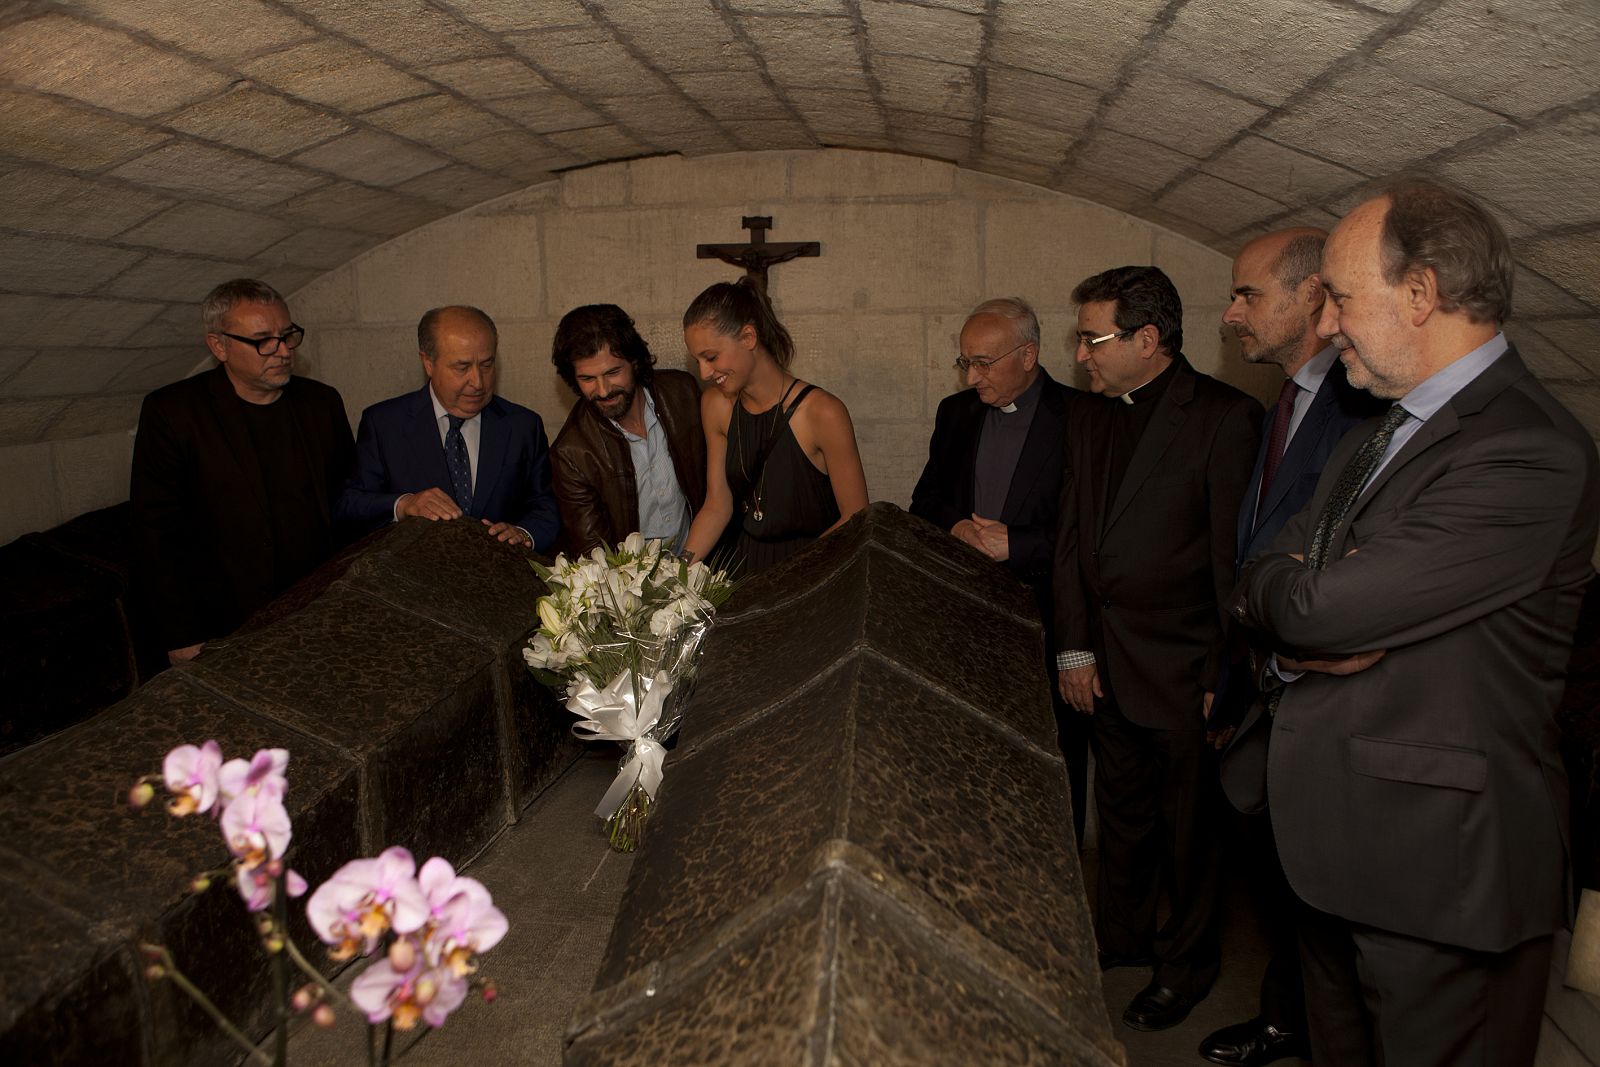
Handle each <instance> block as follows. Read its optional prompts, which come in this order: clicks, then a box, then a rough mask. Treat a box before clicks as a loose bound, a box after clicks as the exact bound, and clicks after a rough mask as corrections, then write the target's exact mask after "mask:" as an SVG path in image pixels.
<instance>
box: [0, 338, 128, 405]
mask: <svg viewBox="0 0 1600 1067" xmlns="http://www.w3.org/2000/svg"><path fill="white" fill-rule="evenodd" d="M129 362H130V357H129V355H128V353H127V352H124V351H122V350H121V349H113V348H90V349H82V350H74V351H60V350H48V349H47V350H46V351H43V352H40V353H39V354H38V355H36V356H34V357H33V359H32V360H31V361H30V362H29V363H28V365H27V366H26V367H23V368H22V369H21V370H20V371H18V372H17V373H16V375H15V376H14V377H12V379H11V380H10V381H8V382H7V383H6V392H7V393H8V394H10V395H12V396H19V397H21V396H26V397H40V396H81V395H82V394H84V393H97V392H100V391H101V390H103V389H104V388H105V387H106V386H107V385H109V384H110V383H111V381H112V379H114V378H116V376H117V375H118V374H120V373H122V371H124V370H126V369H127V367H128V364H129Z"/></svg>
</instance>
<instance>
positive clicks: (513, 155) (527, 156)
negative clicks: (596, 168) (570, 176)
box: [451, 130, 579, 182]
mask: <svg viewBox="0 0 1600 1067" xmlns="http://www.w3.org/2000/svg"><path fill="white" fill-rule="evenodd" d="M451 154H452V155H454V156H455V157H456V158H457V159H460V160H461V161H463V162H465V163H470V164H472V165H473V166H474V167H478V168H480V169H482V170H489V171H494V172H495V173H497V174H506V175H510V176H511V177H516V178H521V177H524V176H526V180H527V181H529V182H532V181H534V180H536V179H535V178H534V177H533V176H534V175H536V174H538V173H540V172H548V171H552V170H557V169H560V168H563V167H571V166H574V165H576V164H577V163H578V162H579V160H578V158H577V157H576V156H574V155H573V154H572V153H570V152H568V151H567V150H566V149H564V148H561V147H560V146H557V145H554V144H552V143H551V142H549V141H545V140H541V139H539V138H537V137H532V136H529V135H528V134H525V133H518V132H516V131H513V130H507V131H506V132H504V133H493V134H490V135H489V136H488V137H480V138H478V139H477V140H476V141H473V142H472V143H470V144H464V145H460V146H458V147H456V148H455V149H454V150H453V152H452V153H451Z"/></svg>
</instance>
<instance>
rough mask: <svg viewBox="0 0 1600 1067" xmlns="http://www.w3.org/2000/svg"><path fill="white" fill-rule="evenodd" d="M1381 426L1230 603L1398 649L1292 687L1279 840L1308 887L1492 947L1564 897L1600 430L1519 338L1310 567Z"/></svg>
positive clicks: (1378, 919)
mask: <svg viewBox="0 0 1600 1067" xmlns="http://www.w3.org/2000/svg"><path fill="white" fill-rule="evenodd" d="M1371 431H1372V426H1371V425H1370V424H1368V425H1364V426H1362V427H1358V428H1357V429H1356V430H1354V431H1352V432H1351V433H1350V434H1348V435H1347V436H1346V437H1345V438H1344V440H1343V441H1342V442H1341V444H1340V446H1339V447H1338V449H1336V450H1335V452H1334V453H1333V455H1332V456H1331V457H1330V458H1329V460H1328V464H1327V467H1326V469H1325V471H1324V474H1323V477H1322V479H1321V481H1320V482H1319V484H1318V486H1317V491H1316V494H1315V496H1314V497H1313V499H1312V502H1311V506H1310V507H1308V508H1307V509H1305V510H1304V511H1302V512H1301V513H1300V514H1299V515H1297V516H1296V517H1295V518H1294V519H1293V520H1291V521H1290V523H1289V524H1288V525H1287V526H1286V527H1285V528H1284V531H1283V533H1282V534H1281V535H1280V536H1279V538H1278V540H1277V542H1276V543H1275V544H1274V545H1273V549H1274V553H1273V554H1270V555H1268V556H1266V557H1264V558H1262V560H1261V561H1260V562H1259V563H1257V564H1256V565H1255V566H1254V567H1253V568H1251V569H1250V570H1249V571H1248V572H1247V573H1246V575H1245V577H1244V580H1243V583H1242V586H1241V591H1240V592H1241V597H1240V600H1239V602H1238V603H1237V604H1236V607H1235V610H1236V612H1237V613H1238V614H1239V616H1240V618H1242V619H1243V620H1245V621H1246V623H1247V624H1249V625H1251V626H1252V627H1254V628H1256V629H1258V630H1259V631H1262V632H1263V633H1266V634H1269V635H1271V638H1272V641H1273V643H1274V646H1275V647H1276V648H1278V649H1280V650H1283V649H1287V650H1290V651H1293V652H1297V653H1325V654H1336V655H1338V654H1348V653H1353V652H1360V651H1367V650H1372V649H1380V648H1381V649H1387V650H1388V654H1387V655H1386V656H1385V657H1384V658H1383V659H1382V660H1380V661H1379V662H1378V663H1377V664H1376V665H1374V666H1373V667H1371V668H1369V669H1368V670H1366V671H1363V672H1361V673H1359V674H1354V675H1350V676H1347V677H1334V676H1330V675H1325V674H1307V675H1305V676H1304V677H1303V678H1301V679H1300V680H1299V681H1297V682H1295V683H1293V684H1292V685H1290V686H1289V688H1288V691H1287V692H1286V693H1285V695H1284V696H1283V698H1282V702H1281V703H1280V705H1279V707H1278V712H1277V716H1276V718H1275V719H1274V721H1273V724H1272V743H1271V745H1270V751H1269V756H1268V761H1267V792H1268V797H1269V803H1270V806H1271V809H1272V813H1273V830H1274V832H1275V834H1276V837H1277V843H1278V851H1279V855H1280V856H1281V857H1282V860H1283V868H1284V872H1285V874H1287V875H1288V878H1289V883H1290V884H1291V885H1292V886H1293V887H1294V890H1295V892H1296V893H1297V894H1299V896H1300V897H1301V898H1302V899H1304V900H1305V901H1307V902H1308V903H1309V904H1311V905H1312V906H1313V907H1316V908H1319V909H1321V910H1323V911H1327V912H1330V913H1332V914H1335V915H1339V916H1342V917H1344V918H1346V919H1349V920H1351V921H1353V922H1358V923H1364V924H1367V925H1371V926H1375V927H1379V928H1382V929H1385V930H1391V931H1396V932H1398V933H1402V934H1407V935H1410V936H1414V937H1421V938H1427V939H1429V940H1433V941H1437V942H1441V943H1444V944H1449V945H1459V946H1462V947H1465V948H1469V949H1477V950H1484V951H1501V950H1504V949H1506V948H1509V947H1511V946H1513V945H1516V944H1518V943H1520V942H1522V941H1524V940H1527V939H1528V938H1531V937H1536V936H1540V935H1543V934H1548V933H1550V932H1551V931H1552V930H1554V929H1555V928H1556V927H1557V926H1558V925H1560V924H1561V923H1562V922H1563V921H1564V920H1565V918H1566V916H1567V913H1568V908H1569V905H1570V899H1569V898H1570V891H1569V885H1570V879H1569V877H1568V869H1569V857H1568V855H1567V812H1568V799H1567V781H1566V773H1565V770H1564V769H1563V766H1562V762H1561V756H1560V753H1559V751H1558V736H1557V728H1556V722H1555V717H1554V713H1555V709H1556V705H1557V703H1558V701H1559V700H1560V697H1561V691H1562V684H1563V675H1564V672H1565V669H1566V665H1567V660H1568V656H1569V652H1570V647H1571V642H1572V632H1573V627H1574V625H1575V623H1576V619H1577V613H1578V608H1579V604H1580V602H1581V598H1582V593H1583V587H1584V584H1585V583H1586V582H1587V581H1588V579H1589V577H1590V575H1591V573H1592V568H1591V567H1590V562H1589V561H1590V555H1591V553H1592V552H1593V550H1594V547H1595V532H1596V517H1597V514H1600V482H1597V479H1596V456H1595V446H1594V442H1593V441H1592V440H1591V439H1590V437H1589V435H1588V433H1587V432H1585V431H1584V429H1583V428H1582V426H1580V425H1579V424H1578V422H1577V421H1576V420H1575V419H1573V417H1572V416H1571V415H1570V414H1568V413H1567V411H1566V410H1565V409H1564V408H1562V407H1561V405H1560V404H1558V403H1557V402H1556V401H1555V400H1554V399H1553V398H1552V397H1551V396H1550V394H1549V393H1548V392H1546V391H1545V389H1544V388H1543V386H1541V385H1540V384H1539V383H1538V382H1537V381H1536V380H1535V379H1534V378H1533V377H1532V376H1531V375H1530V374H1529V373H1528V371H1527V368H1526V367H1525V366H1524V365H1523V363H1522V360H1521V359H1520V358H1519V357H1518V356H1517V354H1516V352H1515V351H1514V350H1513V351H1510V352H1508V353H1506V354H1505V355H1504V356H1502V357H1501V358H1500V359H1499V360H1498V361H1497V362H1495V363H1494V364H1493V365H1491V366H1490V367H1489V368H1488V369H1487V370H1485V371H1484V372H1483V373H1482V374H1480V375H1479V376H1478V377H1477V378H1476V379H1475V380H1473V381H1472V382H1470V383H1469V384H1468V385H1467V386H1466V387H1465V388H1463V389H1462V390H1461V391H1460V392H1459V393H1457V394H1456V396H1455V397H1454V398H1453V399H1452V400H1451V401H1450V402H1449V403H1448V404H1446V405H1445V407H1443V408H1442V409H1441V410H1440V411H1439V412H1438V413H1437V414H1435V415H1434V417H1433V418H1431V419H1429V420H1428V422H1427V423H1426V424H1424V425H1423V426H1422V427H1421V428H1420V429H1419V431H1418V432H1417V433H1416V435H1415V436H1414V437H1412V438H1411V440H1410V441H1408V442H1406V444H1405V446H1404V447H1403V448H1402V449H1401V450H1400V451H1399V453H1397V454H1396V455H1395V457H1394V458H1393V459H1392V460H1391V461H1390V462H1389V464H1388V465H1387V466H1386V467H1385V468H1384V469H1383V470H1382V471H1381V472H1380V473H1379V475H1378V477H1377V478H1375V479H1374V480H1373V482H1372V484H1371V485H1369V486H1368V487H1367V488H1366V490H1365V491H1364V492H1363V493H1362V495H1361V497H1360V498H1359V499H1358V500H1357V501H1356V504H1355V506H1354V507H1353V508H1352V509H1351V511H1350V514H1349V515H1347V516H1346V517H1345V520H1344V522H1343V524H1342V526H1341V528H1340V529H1339V530H1337V531H1336V532H1335V540H1334V546H1333V549H1332V552H1331V553H1330V558H1331V559H1332V560H1333V561H1334V562H1332V563H1331V564H1330V565H1329V566H1328V568H1327V569H1326V570H1323V571H1312V570H1308V569H1307V568H1306V567H1305V566H1304V565H1303V564H1302V563H1300V562H1298V561H1296V560H1294V559H1293V558H1291V557H1289V556H1288V555H1285V554H1283V553H1286V552H1290V551H1295V552H1304V551H1305V549H1306V547H1307V545H1308V543H1309V540H1310V537H1311V533H1312V530H1313V529H1314V527H1315V525H1316V516H1317V515H1318V514H1319V513H1320V512H1321V510H1322V506H1323V504H1324V502H1325V501H1326V500H1327V498H1328V495H1329V493H1330V492H1331V490H1332V488H1333V485H1334V483H1335V482H1336V481H1337V480H1338V477H1339V474H1340V472H1341V471H1342V470H1343V469H1344V467H1345V466H1346V464H1347V463H1348V462H1349V460H1350V458H1351V456H1352V455H1353V454H1354V452H1355V450H1356V449H1357V448H1358V447H1359V446H1360V444H1361V443H1362V442H1363V441H1364V440H1365V439H1366V438H1367V437H1369V436H1370V434H1371ZM1352 549H1359V551H1358V552H1356V553H1355V554H1354V555H1349V554H1348V553H1350V552H1351V550H1352Z"/></svg>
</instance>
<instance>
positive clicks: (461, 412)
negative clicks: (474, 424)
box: [417, 306, 500, 419]
mask: <svg viewBox="0 0 1600 1067" xmlns="http://www.w3.org/2000/svg"><path fill="white" fill-rule="evenodd" d="M499 342H500V338H499V333H498V331H497V330H496V329H495V327H494V320H493V319H491V318H490V317H489V316H488V315H485V314H484V313H483V312H482V311H479V310H478V309H477V308H475V307H465V306H453V307H441V308H434V309H433V310H432V311H429V312H428V313H427V314H426V315H424V316H422V321H421V322H419V323H417V347H418V349H419V350H420V354H421V356H422V369H423V371H424V372H425V373H426V374H427V375H428V381H429V382H431V383H432V385H433V395H434V396H435V397H437V398H438V400H439V404H440V406H442V407H443V408H444V409H445V410H446V411H448V412H449V413H450V414H452V415H456V416H458V417H460V418H463V419H470V418H472V417H473V416H474V415H476V414H478V412H480V411H482V410H483V409H484V408H485V407H486V406H487V405H488V403H489V401H490V400H493V399H494V386H495V355H496V350H497V349H498V347H499Z"/></svg>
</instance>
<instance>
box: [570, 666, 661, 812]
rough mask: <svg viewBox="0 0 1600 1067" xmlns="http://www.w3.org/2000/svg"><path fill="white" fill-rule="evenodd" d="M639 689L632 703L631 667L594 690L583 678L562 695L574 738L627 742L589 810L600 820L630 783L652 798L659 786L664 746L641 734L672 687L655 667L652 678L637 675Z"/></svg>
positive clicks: (618, 802) (651, 724) (657, 714)
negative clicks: (597, 801) (639, 701)
mask: <svg viewBox="0 0 1600 1067" xmlns="http://www.w3.org/2000/svg"><path fill="white" fill-rule="evenodd" d="M639 688H640V689H641V690H642V691H643V695H644V704H643V706H642V707H636V706H635V703H636V700H635V694H634V688H633V672H632V671H630V670H624V671H623V672H622V673H621V674H619V675H617V677H616V678H615V679H614V680H613V681H612V682H611V684H610V685H608V686H606V687H605V688H604V689H596V688H595V685H594V683H593V682H591V681H590V680H589V679H587V678H585V679H584V680H583V681H582V682H581V683H580V684H579V686H578V691H577V692H576V693H574V694H572V696H571V698H569V699H568V700H567V710H568V711H570V712H572V713H573V714H574V715H576V716H578V722H576V723H574V724H573V727H572V732H573V733H574V734H576V735H577V736H578V737H579V738H581V739H583V740H585V741H627V742H629V745H628V756H627V761H626V762H625V763H623V765H622V770H621V771H620V772H619V773H618V774H617V777H616V778H615V779H613V780H612V782H611V788H610V789H607V790H606V795H605V796H603V797H601V798H600V806H599V807H597V808H595V809H594V813H595V814H596V815H598V816H600V817H601V818H602V819H609V818H611V816H612V815H613V814H614V813H615V812H616V810H617V809H618V808H620V807H622V802H623V801H624V800H626V799H628V793H629V791H631V790H632V789H633V787H634V784H635V783H637V784H639V785H642V786H643V787H644V791H645V792H646V793H648V794H650V797H651V799H652V800H653V799H655V795H656V790H657V789H659V788H661V779H662V776H663V774H664V771H663V770H662V763H663V762H664V761H665V760H666V758H667V750H666V749H665V748H663V747H661V744H660V742H658V741H656V740H654V739H652V738H650V737H648V736H646V735H647V734H649V732H650V731H651V730H652V729H653V728H654V727H655V725H656V723H657V722H658V721H659V720H660V718H661V707H662V705H663V704H664V703H665V702H666V699H667V694H668V693H670V692H672V679H671V678H670V677H668V676H667V673H666V672H665V671H657V672H656V674H655V677H653V678H644V679H641V680H640V682H639Z"/></svg>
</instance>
